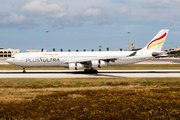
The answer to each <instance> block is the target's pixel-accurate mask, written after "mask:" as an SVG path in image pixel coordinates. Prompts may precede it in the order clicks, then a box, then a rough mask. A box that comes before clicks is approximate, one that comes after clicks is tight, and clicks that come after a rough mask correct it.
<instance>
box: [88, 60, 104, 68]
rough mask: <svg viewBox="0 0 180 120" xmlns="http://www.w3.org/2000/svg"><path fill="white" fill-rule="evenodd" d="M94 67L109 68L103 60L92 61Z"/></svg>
mask: <svg viewBox="0 0 180 120" xmlns="http://www.w3.org/2000/svg"><path fill="white" fill-rule="evenodd" d="M91 65H92V67H99V68H100V67H102V66H107V62H105V61H103V60H92V61H91Z"/></svg>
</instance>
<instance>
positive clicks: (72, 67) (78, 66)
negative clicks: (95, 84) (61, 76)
mask: <svg viewBox="0 0 180 120" xmlns="http://www.w3.org/2000/svg"><path fill="white" fill-rule="evenodd" d="M81 68H84V64H81V63H69V69H70V70H78V69H81Z"/></svg>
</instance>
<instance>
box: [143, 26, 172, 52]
mask: <svg viewBox="0 0 180 120" xmlns="http://www.w3.org/2000/svg"><path fill="white" fill-rule="evenodd" d="M168 32H169V29H162V30H161V31H160V32H159V33H158V34H157V35H156V36H155V37H154V38H153V39H152V40H151V41H150V42H149V43H148V44H147V45H146V47H144V48H143V49H142V50H153V51H154V50H155V51H161V49H162V47H163V45H164V42H165V40H166V37H167V35H168Z"/></svg>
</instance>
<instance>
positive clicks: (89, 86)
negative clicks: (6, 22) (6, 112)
mask: <svg viewBox="0 0 180 120" xmlns="http://www.w3.org/2000/svg"><path fill="white" fill-rule="evenodd" d="M179 86H180V79H179V78H51V79H49V78H46V79H45V78H44V79H43V78H41V79H38V78H37V79H33V78H26V79H24V78H14V79H11V78H2V79H0V101H24V100H33V99H34V98H36V97H37V96H38V95H48V94H52V93H54V92H58V91H63V92H69V91H77V90H102V89H107V90H111V89H113V90H114V89H121V90H132V91H136V92H137V91H149V90H150V89H152V88H153V89H156V88H167V87H179ZM72 97H73V96H72Z"/></svg>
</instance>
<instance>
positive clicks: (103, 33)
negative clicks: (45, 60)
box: [0, 0, 180, 52]
mask: <svg viewBox="0 0 180 120" xmlns="http://www.w3.org/2000/svg"><path fill="white" fill-rule="evenodd" d="M0 8H1V9H0V47H3V48H4V49H8V48H12V49H20V50H21V52H25V51H26V50H27V49H42V48H44V49H46V50H47V49H48V51H53V48H55V49H56V51H60V49H63V51H68V50H69V49H70V50H71V51H76V50H77V49H78V50H79V51H83V50H84V49H86V51H91V50H92V49H94V50H95V51H97V50H98V49H99V46H100V45H101V46H102V48H101V49H102V51H105V50H106V48H107V47H108V48H109V49H110V50H111V51H117V50H119V49H123V50H126V49H131V48H126V47H124V45H128V41H130V42H133V43H134V45H135V46H137V47H138V48H142V47H144V46H146V45H147V43H148V42H149V41H150V40H151V39H152V38H153V37H154V36H155V35H156V34H157V33H158V32H159V31H160V30H161V29H169V30H170V31H169V34H168V37H167V39H166V42H165V44H164V47H163V48H164V49H170V48H175V47H180V1H179V0H18V1H17V0H1V1H0ZM46 31H49V32H48V33H47V32H46ZM128 32H130V33H129V34H128Z"/></svg>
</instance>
